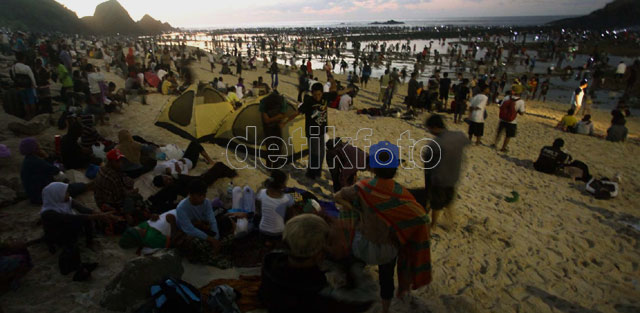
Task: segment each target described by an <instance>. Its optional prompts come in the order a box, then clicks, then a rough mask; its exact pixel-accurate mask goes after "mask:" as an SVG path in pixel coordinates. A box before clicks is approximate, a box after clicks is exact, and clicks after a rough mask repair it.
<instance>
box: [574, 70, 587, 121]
mask: <svg viewBox="0 0 640 313" xmlns="http://www.w3.org/2000/svg"><path fill="white" fill-rule="evenodd" d="M587 87H589V83H588V82H587V80H586V79H583V80H582V81H581V82H580V87H578V88H576V90H575V92H574V95H573V97H572V99H571V100H572V101H571V107H572V108H573V109H574V110H575V112H576V114H577V113H578V112H580V108H581V107H582V104H583V100H584V90H585V89H587ZM583 115H584V114H583Z"/></svg>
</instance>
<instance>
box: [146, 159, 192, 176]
mask: <svg viewBox="0 0 640 313" xmlns="http://www.w3.org/2000/svg"><path fill="white" fill-rule="evenodd" d="M176 163H177V164H178V166H179V167H180V172H178V171H176ZM192 168H193V163H192V162H191V160H189V159H187V158H184V159H180V160H175V159H172V160H169V161H164V162H158V164H157V165H156V167H155V168H154V169H153V172H154V173H155V174H156V175H166V174H167V169H169V170H171V175H172V176H177V175H178V174H182V175H187V174H189V170H191V169H192Z"/></svg>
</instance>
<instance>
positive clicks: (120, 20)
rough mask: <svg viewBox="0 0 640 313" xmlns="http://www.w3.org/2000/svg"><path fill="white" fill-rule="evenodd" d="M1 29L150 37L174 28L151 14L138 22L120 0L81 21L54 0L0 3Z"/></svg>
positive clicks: (110, 1)
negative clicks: (143, 35)
mask: <svg viewBox="0 0 640 313" xmlns="http://www.w3.org/2000/svg"><path fill="white" fill-rule="evenodd" d="M0 26H4V27H10V28H12V29H17V30H29V31H40V32H48V31H54V32H56V31H57V32H63V33H89V34H100V35H115V34H125V35H137V34H145V35H146V34H149V35H150V34H159V33H162V32H164V31H171V30H173V29H174V28H173V27H171V25H169V24H168V23H162V22H160V21H158V20H155V19H153V18H152V17H151V16H149V15H145V16H144V17H143V18H142V19H141V20H140V21H139V22H135V21H134V20H133V19H132V18H131V16H129V12H127V10H125V8H123V7H122V5H120V3H119V2H118V1H117V0H109V1H107V2H103V3H101V4H99V5H98V6H96V10H95V12H94V14H93V16H86V17H83V18H81V19H79V18H78V16H77V15H76V13H74V12H73V11H71V10H69V9H67V8H66V7H64V6H63V5H61V4H60V3H58V2H56V1H54V0H0Z"/></svg>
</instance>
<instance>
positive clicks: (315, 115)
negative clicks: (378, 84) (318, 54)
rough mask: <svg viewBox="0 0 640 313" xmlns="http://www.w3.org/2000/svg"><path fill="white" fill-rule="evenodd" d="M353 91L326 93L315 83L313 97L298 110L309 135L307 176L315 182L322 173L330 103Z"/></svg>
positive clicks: (305, 98)
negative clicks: (302, 115)
mask: <svg viewBox="0 0 640 313" xmlns="http://www.w3.org/2000/svg"><path fill="white" fill-rule="evenodd" d="M352 90H353V89H352V88H346V89H343V90H340V91H337V92H336V91H333V92H326V93H325V92H323V91H324V87H323V86H322V84H321V83H315V84H313V86H311V96H309V95H307V96H305V97H304V101H303V102H302V105H300V108H298V112H299V114H304V115H305V133H306V135H307V146H308V147H309V163H308V165H307V173H306V174H305V176H306V177H307V178H310V179H313V180H315V179H316V178H318V177H319V176H320V175H321V173H322V163H323V160H324V134H325V128H326V126H327V120H328V117H329V114H328V113H329V112H328V111H327V109H328V107H329V103H331V102H332V101H334V100H335V99H336V98H337V97H338V96H342V95H344V94H346V93H348V92H351V91H352ZM294 117H295V115H293V116H291V117H289V120H291V119H293V118H294ZM285 123H286V122H285Z"/></svg>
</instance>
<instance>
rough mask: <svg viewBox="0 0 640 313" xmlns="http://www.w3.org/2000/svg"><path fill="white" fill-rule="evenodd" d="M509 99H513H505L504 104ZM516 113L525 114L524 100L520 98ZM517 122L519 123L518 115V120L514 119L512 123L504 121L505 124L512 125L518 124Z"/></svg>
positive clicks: (507, 97) (508, 97)
mask: <svg viewBox="0 0 640 313" xmlns="http://www.w3.org/2000/svg"><path fill="white" fill-rule="evenodd" d="M509 99H511V96H506V97H504V99H503V102H502V103H504V102H506V101H507V100H509ZM516 112H518V113H522V114H524V112H525V108H524V100H522V98H519V99H518V101H516ZM501 121H502V120H501ZM517 121H518V115H517V114H516V118H515V119H513V121H511V122H507V121H503V122H507V123H511V124H518V122H517Z"/></svg>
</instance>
